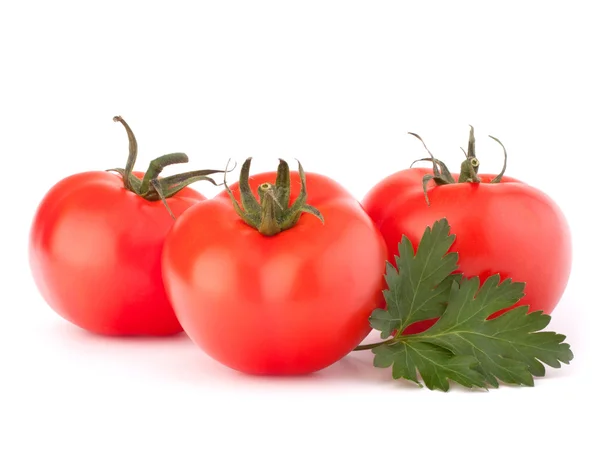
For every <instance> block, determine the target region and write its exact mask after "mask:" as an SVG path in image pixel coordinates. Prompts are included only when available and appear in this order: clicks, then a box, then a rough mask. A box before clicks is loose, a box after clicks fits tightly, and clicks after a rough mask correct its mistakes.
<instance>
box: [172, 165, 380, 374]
mask: <svg viewBox="0 0 600 454" xmlns="http://www.w3.org/2000/svg"><path fill="white" fill-rule="evenodd" d="M249 163H250V160H247V161H246V163H245V164H244V168H242V176H241V178H240V184H239V185H238V184H234V185H232V187H231V191H232V192H231V197H233V198H234V199H235V200H236V202H237V203H240V202H241V201H242V200H243V199H244V198H247V197H249V196H250V194H251V192H250V191H251V189H250V186H252V192H253V195H254V197H253V199H254V201H255V202H256V198H255V197H256V196H257V195H259V197H260V192H261V191H269V190H274V194H275V196H277V198H278V199H279V201H278V202H277V203H275V202H273V201H271V202H269V200H270V199H269V197H268V194H267V193H263V194H262V200H261V203H260V204H259V205H256V204H254V205H255V206H254V208H256V209H258V208H260V210H262V211H259V212H258V214H259V216H258V217H256V218H255V221H256V222H259V221H260V223H261V225H263V224H262V222H263V220H264V219H267V215H268V213H269V207H268V205H269V203H270V206H271V208H273V207H277V204H279V205H280V206H279V208H280V210H279V212H277V210H274V211H273V213H275V217H277V216H278V215H282V210H285V209H286V208H288V207H289V208H288V210H286V211H289V210H292V211H293V208H294V206H295V207H296V208H298V205H297V204H294V203H292V202H293V201H294V200H297V199H298V198H299V197H303V193H305V191H304V189H303V188H302V186H303V185H302V179H303V178H302V176H303V175H304V173H303V171H302V173H299V172H289V169H287V171H286V170H285V169H286V168H287V164H286V163H285V162H284V161H281V164H280V171H278V173H277V174H276V173H274V172H267V173H261V174H259V175H254V176H253V177H251V178H250V179H249V181H248V172H249ZM282 166H283V170H282ZM300 169H301V167H300ZM286 172H287V178H289V184H291V193H290V195H289V200H288V198H287V197H286V196H285V195H283V196H281V194H284V193H285V187H286V185H287V184H288V183H286V179H287V178H286V176H285V175H286ZM244 175H245V177H244ZM282 175H284V176H283V177H282ZM280 177H282V178H281V179H282V182H281V184H278V181H279V180H280ZM264 182H275V184H274V185H273V184H264ZM305 184H306V188H307V189H308V197H307V199H306V204H310V205H306V204H305V205H304V208H303V210H306V211H308V212H304V213H303V214H301V215H300V217H299V219H296V220H297V223H295V224H294V225H292V226H291V227H289V228H287V229H284V230H282V231H277V230H278V229H275V232H273V231H270V229H267V228H265V229H262V228H261V230H262V231H263V232H264V233H261V230H259V231H257V228H256V225H252V223H253V221H252V220H249V219H247V221H248V222H245V221H244V220H242V219H241V218H240V214H238V213H236V209H235V206H234V205H233V204H232V200H231V197H230V195H229V193H228V192H227V190H225V191H223V193H221V194H219V195H218V196H216V197H215V198H214V199H212V200H208V201H206V202H203V203H201V204H198V205H196V206H194V207H192V208H190V209H189V210H187V211H186V212H185V213H184V214H183V215H182V216H181V217H180V218H179V219H178V220H177V222H176V223H175V226H174V227H173V230H172V231H171V233H170V234H169V235H168V236H167V239H166V241H165V248H164V252H163V277H164V282H165V286H166V289H167V294H168V295H169V298H170V300H171V302H172V304H173V307H174V309H175V313H176V314H177V317H178V318H179V320H180V322H181V324H182V326H183V328H184V330H185V332H186V333H187V334H188V335H189V336H190V338H191V339H192V340H193V341H194V342H195V343H196V344H197V345H198V346H199V347H201V348H202V349H203V350H204V351H205V352H206V353H207V354H208V355H210V356H211V357H212V358H214V359H215V360H217V361H219V362H221V363H222V364H224V365H226V366H228V367H230V368H232V369H236V370H238V371H241V372H245V373H250V374H262V375H289V374H305V373H311V372H315V371H317V370H320V369H323V368H325V367H327V366H329V365H331V364H333V363H334V362H336V361H338V360H339V359H341V358H342V357H344V356H345V355H347V354H348V353H349V352H350V351H351V350H352V349H353V348H354V347H356V346H357V345H358V344H359V343H360V342H361V341H362V340H363V339H364V338H365V337H366V335H367V334H368V333H369V331H370V326H369V321H368V319H369V316H370V314H371V312H372V311H373V310H374V309H375V308H377V307H383V305H384V301H383V295H382V290H383V287H384V284H385V282H384V279H383V275H384V272H385V255H386V248H385V243H384V241H383V238H382V237H381V234H380V233H379V232H378V230H377V229H376V228H375V226H374V225H373V222H372V221H371V219H370V218H369V217H368V216H367V214H366V213H365V212H364V210H363V209H362V207H361V206H360V204H359V202H358V201H357V200H356V199H354V198H353V197H352V196H351V195H350V193H348V192H347V191H346V190H345V189H344V188H342V187H341V186H340V185H339V184H338V183H336V182H335V181H333V180H331V179H330V178H328V177H326V176H322V175H319V174H315V173H307V174H306V176H305ZM257 187H258V188H259V189H257ZM288 187H289V186H288ZM240 188H241V189H240ZM241 194H244V195H243V196H242V195H241ZM280 196H281V197H280ZM246 205H247V206H246V207H245V208H244V209H243V213H242V214H245V215H248V216H250V215H253V214H256V212H253V211H252V207H251V206H250V205H251V204H250V203H247V204H246ZM317 209H318V211H317ZM292 214H293V213H292ZM297 214H299V212H298V213H296V215H297ZM321 216H322V218H323V220H324V222H321V220H320V219H319V218H320V217H321ZM280 218H284V219H285V218H286V216H280ZM281 224H283V223H281ZM278 225H279V224H278Z"/></svg>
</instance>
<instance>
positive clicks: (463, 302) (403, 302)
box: [367, 219, 573, 391]
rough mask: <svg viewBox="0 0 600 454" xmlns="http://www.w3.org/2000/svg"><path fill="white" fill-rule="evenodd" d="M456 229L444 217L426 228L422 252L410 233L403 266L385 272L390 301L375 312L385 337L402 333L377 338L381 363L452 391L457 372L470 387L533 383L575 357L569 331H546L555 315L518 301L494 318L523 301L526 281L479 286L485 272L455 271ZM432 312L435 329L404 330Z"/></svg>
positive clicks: (492, 280)
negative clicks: (381, 339)
mask: <svg viewBox="0 0 600 454" xmlns="http://www.w3.org/2000/svg"><path fill="white" fill-rule="evenodd" d="M449 232H450V229H449V226H448V223H447V221H446V220H445V219H442V220H440V221H438V222H436V223H435V224H434V225H433V228H431V229H429V228H427V229H426V231H425V233H424V235H423V238H422V240H421V242H420V243H419V247H418V251H417V254H416V255H415V254H414V253H413V249H412V244H410V241H409V240H408V239H406V238H403V239H402V242H401V243H400V247H399V252H400V257H398V258H397V260H396V263H397V265H398V270H396V269H395V268H394V267H392V266H388V270H387V274H386V281H387V282H388V286H389V288H388V290H387V291H386V292H385V298H386V302H387V309H386V310H375V311H374V312H373V314H372V316H371V319H370V320H371V326H372V327H373V328H374V329H377V330H380V331H381V332H382V337H389V335H390V334H391V333H392V332H394V331H395V332H396V334H395V335H394V337H393V338H391V339H388V340H386V341H384V342H380V343H379V344H377V345H375V346H374V348H373V349H372V351H373V353H374V354H375V358H374V365H375V366H376V367H383V368H385V367H390V366H391V367H392V376H393V378H395V379H398V378H405V379H407V380H411V381H413V382H415V383H418V384H419V385H420V381H419V377H418V375H420V377H421V379H422V380H423V382H424V383H425V386H427V388H429V389H440V390H442V391H448V389H449V381H450V380H451V381H454V382H456V383H458V384H460V385H462V386H465V387H469V388H473V387H478V388H487V387H494V388H497V387H498V386H499V382H504V383H510V384H518V385H526V386H533V378H534V377H540V376H543V375H544V374H545V367H544V364H546V365H548V366H550V367H554V368H559V367H561V363H563V364H569V362H570V361H571V360H572V359H573V353H572V351H571V349H570V346H569V344H566V343H564V340H565V339H566V337H565V336H564V335H562V334H557V333H554V332H543V331H541V330H543V329H544V328H545V327H546V326H548V323H549V322H550V319H551V318H550V316H549V315H547V314H544V313H542V312H541V311H538V312H531V313H528V312H527V311H528V307H526V306H519V307H516V308H513V309H510V310H508V311H507V312H505V313H503V314H502V315H500V316H498V317H495V318H493V319H488V317H489V316H490V315H492V314H494V313H496V312H498V311H500V310H502V309H507V308H510V307H511V306H513V305H514V304H515V303H516V302H518V301H519V300H520V299H521V298H522V297H523V295H524V288H525V284H524V283H522V282H513V281H512V279H505V280H504V281H502V282H500V276H499V275H497V274H496V275H493V276H490V277H489V278H488V279H486V280H485V282H484V283H483V285H481V286H480V280H479V278H478V277H473V278H470V279H466V278H464V277H462V275H460V274H459V275H457V274H452V275H451V274H450V273H452V272H453V271H454V270H455V267H456V257H451V258H450V259H448V256H451V254H447V251H448V250H449V248H450V246H451V245H452V241H454V237H453V236H452V235H449ZM403 255H404V257H402V256H403ZM450 264H452V266H450ZM456 276H459V277H461V278H462V279H461V280H458V279H456ZM432 314H435V315H436V316H438V317H439V319H438V321H437V322H436V323H435V324H434V325H433V326H432V327H431V328H429V329H428V330H426V331H424V332H422V333H419V334H414V335H402V334H401V333H402V329H403V327H406V326H407V325H408V324H410V323H413V322H415V321H419V320H424V319H428V318H432V317H431V315H432ZM367 348H368V347H367Z"/></svg>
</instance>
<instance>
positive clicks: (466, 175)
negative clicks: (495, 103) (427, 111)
mask: <svg viewBox="0 0 600 454" xmlns="http://www.w3.org/2000/svg"><path fill="white" fill-rule="evenodd" d="M469 127H470V131H469V144H468V147H467V150H468V151H466V152H465V150H464V149H463V148H461V150H462V151H463V153H464V154H465V160H464V161H463V162H462V163H461V165H460V175H459V177H458V183H481V178H479V176H478V175H477V173H478V171H479V159H477V156H476V155H475V131H474V128H473V126H470V125H469ZM409 134H410V135H412V136H414V137H416V138H417V139H419V140H420V141H421V143H422V144H423V146H424V147H425V150H427V153H429V156H430V157H429V158H422V159H417V160H416V161H414V162H413V163H412V164H411V167H412V166H413V165H414V164H415V163H417V162H420V161H429V162H431V163H432V166H433V175H431V174H427V175H424V176H423V193H424V194H425V201H426V202H427V205H429V204H430V203H429V196H428V195H427V185H428V184H429V181H431V180H433V181H434V182H435V184H436V185H437V186H442V185H445V184H454V183H456V181H455V180H454V177H453V176H452V174H451V173H450V171H449V170H448V167H447V166H446V164H444V163H443V162H442V161H440V160H439V159H436V158H435V157H434V156H433V153H431V151H429V148H427V145H425V142H424V141H423V139H422V138H421V137H420V136H419V135H418V134H415V133H414V132H409ZM489 137H490V138H491V139H493V140H495V141H496V142H498V143H499V144H500V146H501V147H502V150H503V151H504V165H503V166H502V171H501V172H500V173H499V174H498V175H496V177H494V178H493V179H492V180H491V181H490V183H500V182H501V181H502V177H503V176H504V172H505V171H506V161H507V158H508V156H507V153H506V148H505V147H504V145H503V144H502V142H500V140H498V139H497V138H495V137H493V136H489Z"/></svg>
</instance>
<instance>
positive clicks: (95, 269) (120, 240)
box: [29, 117, 221, 336]
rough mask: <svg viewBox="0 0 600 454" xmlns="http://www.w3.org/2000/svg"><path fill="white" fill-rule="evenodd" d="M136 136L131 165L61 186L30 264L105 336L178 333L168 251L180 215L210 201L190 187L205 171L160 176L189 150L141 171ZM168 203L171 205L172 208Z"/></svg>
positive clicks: (41, 210)
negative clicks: (165, 264) (166, 276)
mask: <svg viewBox="0 0 600 454" xmlns="http://www.w3.org/2000/svg"><path fill="white" fill-rule="evenodd" d="M114 121H116V122H120V123H121V124H122V125H123V126H124V127H125V130H126V132H127V135H128V139H129V157H128V160H127V164H126V166H125V168H116V169H111V170H110V171H88V172H83V173H78V174H75V175H71V176H69V177H67V178H65V179H63V180H62V181H60V182H58V183H57V184H56V185H55V186H53V187H52V188H51V189H50V190H49V191H48V193H47V194H46V195H45V196H44V197H43V199H42V201H41V203H40V204H39V207H38V208H37V211H36V213H35V216H34V219H33V223H32V226H31V232H30V241H29V262H30V266H31V271H32V274H33V278H34V281H35V283H36V285H37V287H38V289H39V291H40V292H41V294H42V296H43V297H44V299H45V300H46V302H47V303H48V304H49V306H50V307H51V308H52V309H53V310H54V311H55V312H57V313H58V314H59V315H60V316H62V317H63V318H65V319H66V320H68V321H69V322H71V323H73V324H75V325H77V326H79V327H81V328H83V329H85V330H88V331H91V332H94V333H98V334H104V335H156V336H158V335H170V334H176V333H179V332H181V331H182V328H181V325H180V324H179V322H178V320H177V318H176V316H175V313H174V312H173V309H172V307H171V305H170V303H169V301H168V299H167V295H166V293H165V290H164V286H163V283H162V276H161V252H162V248H163V243H164V239H165V236H166V235H167V233H168V232H169V230H170V229H171V227H172V225H173V223H174V217H175V216H179V215H181V214H182V213H183V212H184V211H185V210H187V209H188V208H190V207H191V206H193V205H195V204H196V203H198V202H200V201H203V200H205V199H206V197H204V196H203V195H202V194H201V193H199V192H197V191H195V190H193V189H191V188H189V187H187V186H188V185H189V184H191V183H194V182H196V181H200V180H207V181H210V182H211V183H213V184H216V183H215V182H214V180H212V179H211V178H210V177H209V176H208V175H210V174H213V173H217V172H221V171H219V170H200V171H192V172H186V173H181V174H177V175H172V176H168V177H165V178H160V177H159V174H160V173H161V172H162V170H163V169H164V168H165V167H166V166H169V165H172V164H177V163H185V162H188V157H187V156H186V155H185V154H184V153H172V154H167V155H164V156H161V157H159V158H157V159H155V160H153V161H152V162H151V163H150V166H149V167H148V170H147V171H146V172H145V173H141V172H136V171H133V167H134V165H135V161H136V158H137V141H136V138H135V136H134V134H133V132H132V130H131V128H130V127H129V126H128V124H127V123H126V122H125V120H123V119H122V118H121V117H115V118H114ZM165 207H166V209H165Z"/></svg>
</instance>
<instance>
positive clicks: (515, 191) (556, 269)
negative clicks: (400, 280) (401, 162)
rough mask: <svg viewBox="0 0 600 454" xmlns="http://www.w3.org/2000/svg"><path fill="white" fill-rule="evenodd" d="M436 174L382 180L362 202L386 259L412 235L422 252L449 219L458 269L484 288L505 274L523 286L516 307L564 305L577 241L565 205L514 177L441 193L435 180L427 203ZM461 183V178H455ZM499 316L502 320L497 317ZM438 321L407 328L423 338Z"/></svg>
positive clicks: (412, 172) (416, 172) (418, 172)
mask: <svg viewBox="0 0 600 454" xmlns="http://www.w3.org/2000/svg"><path fill="white" fill-rule="evenodd" d="M427 173H431V170H430V169H424V168H413V169H409V170H403V171H400V172H397V173H395V174H393V175H390V176H389V177H387V178H385V179H384V180H382V181H381V182H379V183H378V184H377V185H376V186H375V187H373V188H372V189H371V190H370V191H369V193H368V194H367V195H366V197H365V198H364V199H363V202H362V204H363V207H364V208H365V210H366V211H367V213H369V215H370V216H371V218H372V219H373V221H374V222H375V224H376V225H377V227H378V228H379V229H380V231H381V232H382V234H383V237H384V238H385V241H386V244H387V247H388V260H390V261H392V263H395V261H394V255H397V254H398V243H399V242H400V241H401V239H402V235H406V236H407V237H408V238H409V239H410V240H411V242H412V243H413V245H414V246H415V248H416V246H417V244H418V242H419V240H420V238H421V235H422V234H423V231H424V230H425V228H426V227H427V226H428V225H429V226H430V225H432V224H433V223H434V222H435V221H436V220H438V219H441V218H443V217H445V218H447V219H448V222H449V224H450V228H451V233H454V234H456V240H455V242H454V244H453V246H452V248H451V249H450V250H451V251H457V252H458V253H459V259H458V266H459V271H461V272H463V273H464V274H465V275H466V276H467V277H472V276H479V277H480V278H481V282H483V280H485V279H486V278H487V277H489V276H490V275H492V274H496V273H499V274H500V277H501V278H502V279H505V278H509V277H510V278H512V279H513V281H520V282H525V283H526V287H525V297H523V298H522V299H521V300H520V301H519V302H518V303H517V305H529V306H530V310H531V311H537V310H542V311H544V312H546V313H548V314H549V313H551V312H552V310H553V309H554V308H555V306H556V305H557V304H558V302H559V300H560V298H561V296H562V294H563V292H564V290H565V288H566V285H567V281H568V279H569V274H570V270H571V254H572V253H571V238H570V232H569V227H568V225H567V221H566V219H565V217H564V215H563V213H562V212H561V210H560V209H559V207H558V206H557V205H556V204H555V203H554V202H553V201H552V200H551V199H550V198H549V197H548V196H547V195H546V194H544V193H543V192H541V191H539V190H537V189H535V188H533V187H531V186H529V185H527V184H525V183H523V182H521V181H519V180H516V179H514V178H510V177H504V178H503V179H502V182H501V183H498V184H490V183H489V181H490V180H491V179H492V178H493V176H492V175H485V174H483V175H480V177H481V178H482V181H483V182H482V183H479V184H477V183H457V184H449V185H443V186H439V187H436V186H435V184H434V183H433V182H430V184H429V188H428V196H429V199H430V203H431V204H430V206H428V205H427V203H426V201H425V196H424V194H423V187H422V183H421V180H422V178H423V175H425V174H427ZM454 177H455V180H457V181H458V175H454ZM499 314H500V313H498V314H496V315H499ZM432 323H433V321H432V322H426V323H420V324H419V325H413V326H412V327H409V330H408V331H407V332H406V333H411V332H418V331H420V330H422V329H423V328H426V327H427V326H430V325H431V324H432Z"/></svg>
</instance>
